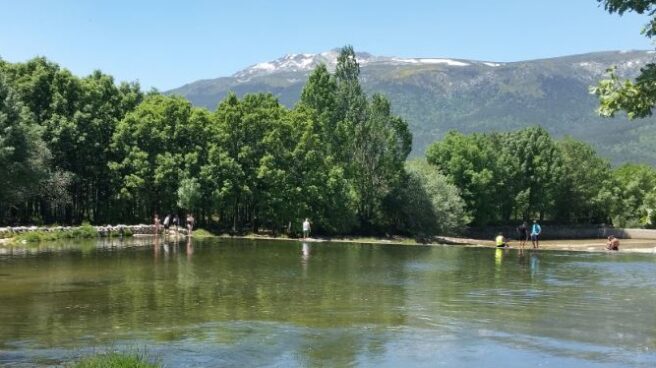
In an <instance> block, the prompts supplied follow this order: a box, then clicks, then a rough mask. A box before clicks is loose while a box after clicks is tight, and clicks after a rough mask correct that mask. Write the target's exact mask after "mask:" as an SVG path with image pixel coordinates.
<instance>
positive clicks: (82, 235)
mask: <svg viewBox="0 0 656 368" xmlns="http://www.w3.org/2000/svg"><path fill="white" fill-rule="evenodd" d="M97 236H98V232H97V231H96V229H95V228H94V227H93V226H91V225H89V224H85V225H82V226H79V227H75V228H72V229H70V230H52V231H26V232H24V233H20V234H18V235H16V236H15V237H14V238H13V241H14V242H27V243H35V242H42V241H53V240H59V239H93V238H96V237H97Z"/></svg>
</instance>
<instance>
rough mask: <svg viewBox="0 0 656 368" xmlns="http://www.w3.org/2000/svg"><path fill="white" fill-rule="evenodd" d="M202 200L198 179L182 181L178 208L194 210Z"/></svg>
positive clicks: (179, 189)
mask: <svg viewBox="0 0 656 368" xmlns="http://www.w3.org/2000/svg"><path fill="white" fill-rule="evenodd" d="M200 200H201V191H200V184H199V183H198V180H197V179H196V178H191V179H182V181H181V182H180V187H179V188H178V207H180V208H186V209H189V210H192V209H194V208H196V207H197V206H198V205H199V203H200Z"/></svg>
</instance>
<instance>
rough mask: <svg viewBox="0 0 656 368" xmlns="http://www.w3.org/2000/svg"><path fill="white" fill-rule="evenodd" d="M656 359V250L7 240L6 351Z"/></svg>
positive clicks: (18, 357)
mask: <svg viewBox="0 0 656 368" xmlns="http://www.w3.org/2000/svg"><path fill="white" fill-rule="evenodd" d="M108 349H115V350H127V351H138V352H143V353H145V354H146V355H148V356H149V357H152V358H153V359H156V360H158V361H159V362H161V363H163V364H164V365H165V366H167V367H215V366H221V367H244V366H249V367H260V366H264V367H269V366H273V367H315V366H362V367H483V366H486V367H492V366H504V367H527V366H541V367H558V368H565V367H654V366H655V365H656V256H654V255H649V254H621V253H619V254H605V253H581V252H560V251H529V250H527V251H524V252H523V253H520V252H519V251H518V250H515V249H510V250H496V249H488V248H463V247H457V246H437V247H435V246H434V247H429V246H399V245H361V244H340V243H302V242H297V241H265V240H257V241H256V240H230V239H206V240H196V239H194V240H193V242H192V243H188V242H187V241H186V240H180V241H179V242H176V241H163V240H162V241H158V242H154V241H153V240H152V239H134V240H126V241H121V240H104V241H84V242H82V241H80V242H68V243H65V244H63V245H53V246H42V247H40V248H37V249H32V250H29V251H25V250H21V249H13V250H11V249H10V250H6V249H5V250H4V251H3V252H2V254H0V365H2V366H6V367H33V366H36V367H46V366H60V365H62V364H64V363H65V362H68V361H71V360H73V359H76V358H77V357H79V356H82V355H86V354H91V353H94V352H99V351H105V350H108Z"/></svg>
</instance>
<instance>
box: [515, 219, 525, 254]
mask: <svg viewBox="0 0 656 368" xmlns="http://www.w3.org/2000/svg"><path fill="white" fill-rule="evenodd" d="M517 233H518V234H519V247H520V248H524V246H525V245H526V242H527V241H528V225H527V224H526V221H524V222H522V224H521V225H519V226H518V227H517Z"/></svg>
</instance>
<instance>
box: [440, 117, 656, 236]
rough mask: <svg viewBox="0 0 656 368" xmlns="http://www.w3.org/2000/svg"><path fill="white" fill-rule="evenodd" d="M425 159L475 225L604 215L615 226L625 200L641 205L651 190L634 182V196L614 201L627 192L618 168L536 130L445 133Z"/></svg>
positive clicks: (588, 220) (571, 220)
mask: <svg viewBox="0 0 656 368" xmlns="http://www.w3.org/2000/svg"><path fill="white" fill-rule="evenodd" d="M427 159H428V162H429V163H430V164H432V165H435V166H436V167H438V168H439V169H440V170H442V172H444V173H445V174H446V175H447V177H448V179H449V181H450V182H451V183H453V184H455V185H456V187H458V188H459V189H460V190H461V193H462V197H463V199H464V201H465V203H466V209H467V211H468V212H469V213H471V214H472V216H473V223H474V224H476V225H485V224H490V223H508V222H510V221H521V220H528V219H530V218H540V219H548V220H553V221H557V222H561V223H599V222H607V221H608V219H609V218H611V217H612V218H613V219H614V221H613V223H614V224H616V225H618V224H620V223H622V224H623V223H626V221H621V220H620V219H622V218H626V217H627V215H626V214H623V211H625V210H628V211H629V212H631V213H635V211H636V208H637V205H635V204H633V205H629V204H628V203H637V202H639V203H640V205H642V204H643V203H644V201H645V200H644V198H645V193H646V192H648V191H651V190H653V188H654V186H653V185H652V186H651V187H650V185H651V184H650V182H649V181H647V180H645V181H641V182H639V183H636V186H637V187H639V188H641V189H642V190H643V192H641V194H640V195H637V194H636V195H634V196H633V197H636V198H638V197H639V198H638V199H637V200H635V201H633V202H632V201H630V200H627V199H624V198H621V196H622V193H629V192H631V191H632V190H631V189H630V188H631V187H630V186H629V187H624V185H626V184H627V183H630V182H632V180H634V179H635V178H634V179H629V178H628V176H627V174H625V171H626V169H620V170H618V171H617V172H616V173H613V172H612V171H611V168H610V164H609V163H608V162H607V161H606V160H604V159H601V158H600V157H599V156H598V155H597V153H596V152H595V150H594V149H593V148H592V147H591V146H589V145H587V144H585V143H582V142H580V141H576V140H574V139H573V138H569V137H567V138H565V139H563V140H561V141H554V140H553V139H552V138H551V137H550V135H549V134H548V133H547V132H546V131H545V130H544V129H542V128H539V127H533V128H526V129H522V130H519V131H515V132H509V133H493V134H471V135H464V134H461V133H456V132H451V133H449V134H447V136H446V137H445V139H444V140H442V141H439V142H436V143H435V144H433V145H432V146H431V147H430V148H429V150H428V153H427ZM618 176H620V177H622V179H621V181H620V182H618V181H617V177H618ZM627 201H628V202H627ZM620 203H621V204H620ZM643 212H645V211H643Z"/></svg>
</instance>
